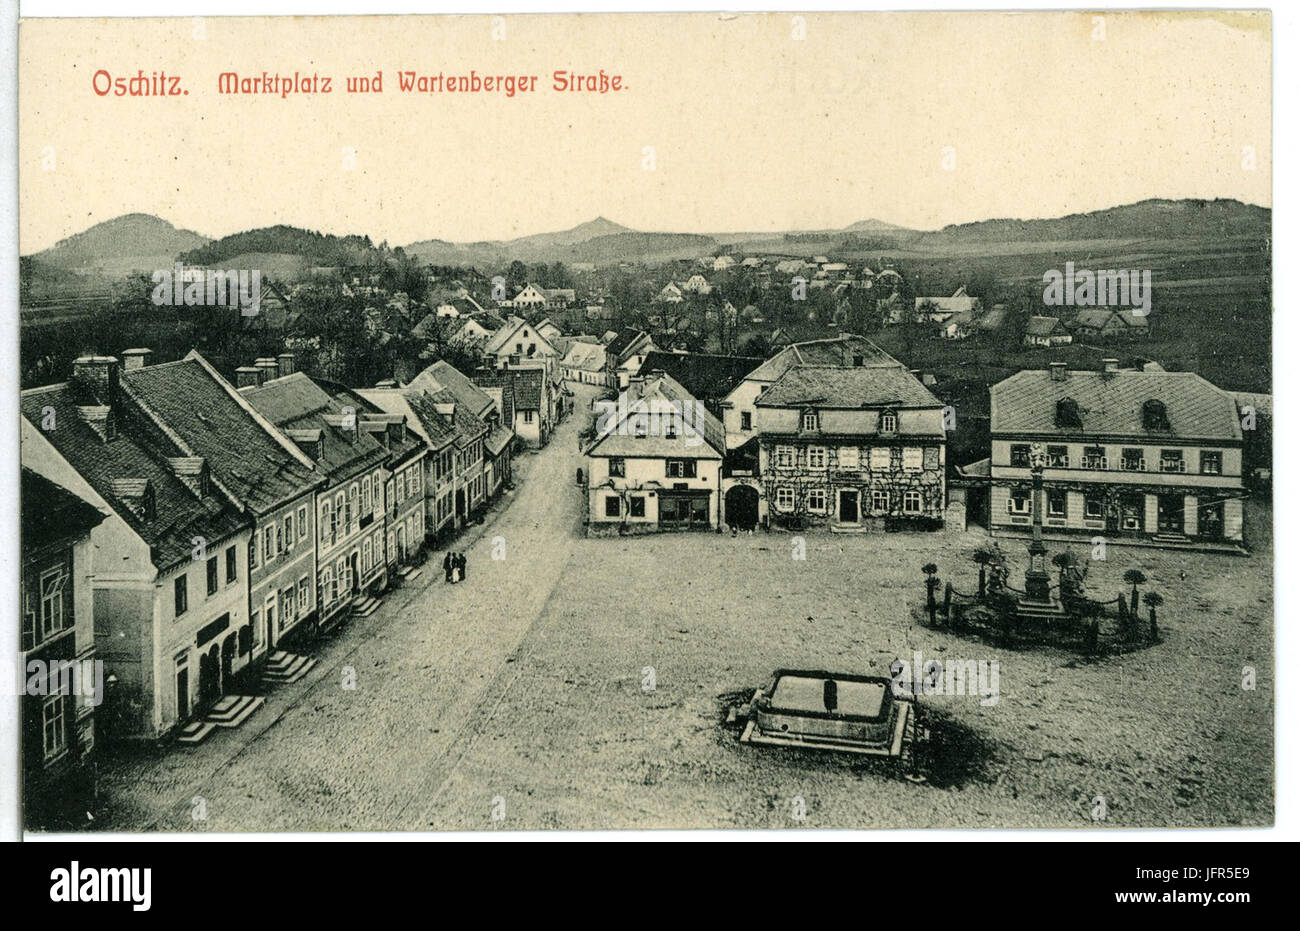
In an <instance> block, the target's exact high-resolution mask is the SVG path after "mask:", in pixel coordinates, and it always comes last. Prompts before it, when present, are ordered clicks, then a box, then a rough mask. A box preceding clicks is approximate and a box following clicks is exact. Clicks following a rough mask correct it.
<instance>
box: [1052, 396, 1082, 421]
mask: <svg viewBox="0 0 1300 931" xmlns="http://www.w3.org/2000/svg"><path fill="white" fill-rule="evenodd" d="M1056 425H1057V426H1058V427H1082V426H1083V417H1082V416H1080V414H1079V403H1078V402H1077V401H1075V400H1074V398H1061V400H1059V401H1057V402H1056Z"/></svg>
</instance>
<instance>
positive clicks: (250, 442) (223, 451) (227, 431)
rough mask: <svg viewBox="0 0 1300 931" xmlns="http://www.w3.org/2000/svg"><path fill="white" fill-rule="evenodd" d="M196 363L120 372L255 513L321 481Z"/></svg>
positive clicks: (189, 360)
mask: <svg viewBox="0 0 1300 931" xmlns="http://www.w3.org/2000/svg"><path fill="white" fill-rule="evenodd" d="M217 377H219V376H215V374H214V373H212V372H210V371H209V370H208V369H206V368H204V366H203V364H202V363H201V362H200V361H199V360H198V359H196V358H186V359H182V360H181V361H179V362H167V363H163V364H161V365H150V366H146V367H145V368H141V369H136V370H135V371H132V372H123V373H122V375H121V380H122V383H123V384H124V385H126V387H127V389H128V390H129V391H130V392H131V393H132V394H133V395H135V396H136V397H138V398H139V399H140V400H141V401H142V402H143V403H144V404H145V405H146V407H147V408H148V409H149V410H151V411H153V412H154V413H155V414H157V415H158V417H159V418H160V419H161V420H162V421H163V423H164V424H166V425H167V427H168V428H170V429H171V430H172V431H173V432H175V433H176V434H177V435H178V436H179V437H180V438H181V441H182V442H184V443H185V445H186V446H188V447H189V448H190V449H191V450H192V451H193V454H194V455H196V456H203V457H204V458H205V459H206V460H207V462H208V468H209V469H210V470H211V472H212V475H213V476H214V477H215V478H216V479H217V480H218V481H219V482H221V484H222V485H224V486H225V487H226V488H227V489H229V491H230V493H231V494H233V495H235V497H236V498H238V499H239V500H240V501H241V502H243V503H244V504H245V505H246V506H248V507H250V508H252V509H253V510H254V511H257V512H265V511H269V510H272V509H274V508H276V507H278V506H279V505H280V504H282V503H284V502H285V501H287V500H289V499H291V498H296V497H298V496H300V495H302V494H305V493H306V492H307V491H309V490H310V489H311V488H312V487H313V486H315V485H319V484H321V483H322V482H323V479H322V477H321V476H320V475H318V474H317V473H316V472H314V471H313V470H312V468H311V467H310V466H308V465H306V464H304V463H303V462H302V461H301V460H300V459H299V458H298V457H297V456H295V455H293V453H291V452H289V450H288V449H286V448H285V446H284V445H283V444H282V443H281V442H280V441H279V440H277V439H276V438H275V437H273V436H272V435H271V434H270V433H268V432H267V430H266V429H265V428H264V427H263V426H262V425H261V424H259V423H258V422H257V420H256V419H255V417H254V416H253V414H251V413H250V412H249V411H248V410H246V409H245V408H244V406H243V405H242V404H240V402H239V400H237V399H236V398H235V397H233V396H232V395H231V391H230V390H228V389H227V387H226V386H225V385H222V384H221V383H220V382H218V381H217Z"/></svg>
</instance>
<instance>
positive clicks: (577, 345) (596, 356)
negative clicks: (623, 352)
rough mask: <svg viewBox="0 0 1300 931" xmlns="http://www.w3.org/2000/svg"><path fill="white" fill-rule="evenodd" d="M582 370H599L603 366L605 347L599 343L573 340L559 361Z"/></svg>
mask: <svg viewBox="0 0 1300 931" xmlns="http://www.w3.org/2000/svg"><path fill="white" fill-rule="evenodd" d="M561 364H562V365H566V366H568V367H569V368H575V369H581V370H583V371H584V372H599V371H602V370H603V369H604V368H605V347H604V346H602V345H600V344H599V343H584V342H574V343H572V344H571V345H570V346H569V351H568V352H567V353H565V355H564V361H563V362H562V363H561Z"/></svg>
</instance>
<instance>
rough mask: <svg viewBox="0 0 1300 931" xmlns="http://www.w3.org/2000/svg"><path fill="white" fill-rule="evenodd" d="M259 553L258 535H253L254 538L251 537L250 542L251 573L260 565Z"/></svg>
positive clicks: (249, 560) (249, 561)
mask: <svg viewBox="0 0 1300 931" xmlns="http://www.w3.org/2000/svg"><path fill="white" fill-rule="evenodd" d="M257 553H258V546H257V534H253V536H252V537H250V538H249V540H248V570H249V571H250V572H251V571H252V570H254V569H256V568H257V565H258V556H257Z"/></svg>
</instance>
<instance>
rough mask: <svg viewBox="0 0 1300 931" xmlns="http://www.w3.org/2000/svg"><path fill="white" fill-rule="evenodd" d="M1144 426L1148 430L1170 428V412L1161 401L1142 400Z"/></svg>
mask: <svg viewBox="0 0 1300 931" xmlns="http://www.w3.org/2000/svg"><path fill="white" fill-rule="evenodd" d="M1142 426H1143V428H1144V429H1147V430H1168V429H1169V414H1168V413H1167V412H1166V411H1165V406H1164V404H1163V403H1161V402H1160V401H1156V400H1150V401H1144V402H1142Z"/></svg>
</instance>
